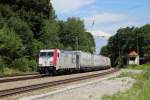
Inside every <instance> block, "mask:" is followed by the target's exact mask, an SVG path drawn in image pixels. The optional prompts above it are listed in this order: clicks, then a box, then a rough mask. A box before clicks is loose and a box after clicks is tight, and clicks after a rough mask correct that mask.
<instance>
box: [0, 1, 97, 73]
mask: <svg viewBox="0 0 150 100" xmlns="http://www.w3.org/2000/svg"><path fill="white" fill-rule="evenodd" d="M50 48H59V49H63V50H82V51H86V52H91V53H93V52H94V51H95V42H94V38H93V36H92V35H91V33H88V32H86V31H85V27H84V23H83V21H82V20H80V19H79V18H68V19H67V21H60V20H58V19H57V16H56V15H55V11H54V9H53V7H52V4H51V3H50V1H49V0H0V71H1V72H3V71H5V68H8V69H15V70H19V71H24V72H26V71H35V70H36V62H35V56H36V53H37V52H38V51H39V50H40V49H50Z"/></svg>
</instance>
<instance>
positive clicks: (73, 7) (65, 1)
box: [51, 0, 95, 13]
mask: <svg viewBox="0 0 150 100" xmlns="http://www.w3.org/2000/svg"><path fill="white" fill-rule="evenodd" d="M51 2H52V4H53V6H54V9H55V10H56V11H57V12H59V13H68V12H72V11H77V10H79V9H80V8H81V7H84V6H87V5H91V4H93V3H95V0H52V1H51Z"/></svg>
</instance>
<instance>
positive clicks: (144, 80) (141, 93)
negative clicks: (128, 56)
mask: <svg viewBox="0 0 150 100" xmlns="http://www.w3.org/2000/svg"><path fill="white" fill-rule="evenodd" d="M138 67H140V68H138ZM149 67H150V66H149V64H145V65H140V66H130V67H129V69H139V70H144V72H143V73H141V74H134V73H131V72H130V73H122V74H121V75H119V76H118V77H131V78H134V79H135V80H136V83H135V84H134V85H133V87H132V88H131V89H129V90H128V91H126V92H118V93H117V94H114V95H112V96H103V98H102V99H103V100H150V68H149Z"/></svg>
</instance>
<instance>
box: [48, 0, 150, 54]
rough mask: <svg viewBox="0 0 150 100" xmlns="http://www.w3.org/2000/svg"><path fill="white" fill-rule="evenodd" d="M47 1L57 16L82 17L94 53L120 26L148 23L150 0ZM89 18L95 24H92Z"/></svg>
mask: <svg viewBox="0 0 150 100" xmlns="http://www.w3.org/2000/svg"><path fill="white" fill-rule="evenodd" d="M51 2H52V4H53V7H54V9H55V11H56V14H57V16H58V19H60V20H66V19H67V18H68V17H80V18H81V19H82V20H84V23H85V27H86V30H87V31H90V32H91V33H92V34H93V36H94V37H95V42H96V52H97V53H98V52H99V51H100V48H101V47H102V46H104V45H106V44H107V40H108V38H109V37H110V36H112V35H114V34H115V33H116V31H117V29H119V28H120V27H126V26H137V27H138V26H142V25H144V24H147V23H150V0H51ZM93 20H94V21H95V24H94V26H93V27H92V23H93ZM97 36H105V38H101V37H97ZM133 38H134V37H133Z"/></svg>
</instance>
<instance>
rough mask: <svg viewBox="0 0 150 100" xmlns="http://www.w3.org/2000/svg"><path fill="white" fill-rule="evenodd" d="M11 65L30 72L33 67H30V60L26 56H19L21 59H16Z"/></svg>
mask: <svg viewBox="0 0 150 100" xmlns="http://www.w3.org/2000/svg"><path fill="white" fill-rule="evenodd" d="M11 66H12V67H13V68H15V69H18V70H19V71H22V72H29V71H31V70H32V69H31V68H30V67H29V66H30V61H29V60H28V59H26V58H19V59H15V60H14V61H13V62H12V64H11Z"/></svg>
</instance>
